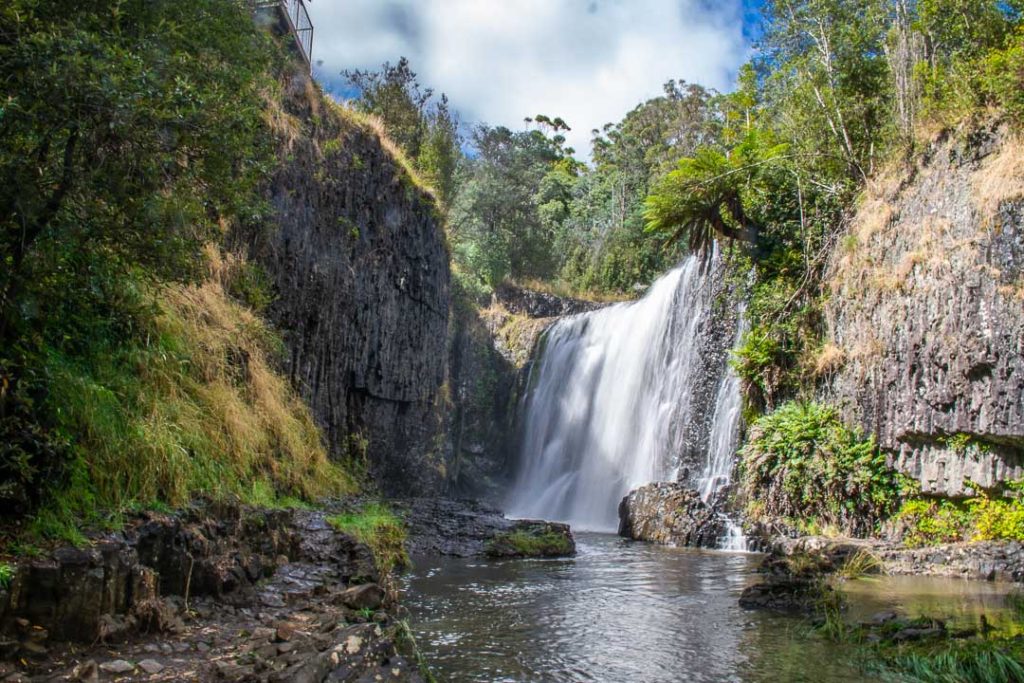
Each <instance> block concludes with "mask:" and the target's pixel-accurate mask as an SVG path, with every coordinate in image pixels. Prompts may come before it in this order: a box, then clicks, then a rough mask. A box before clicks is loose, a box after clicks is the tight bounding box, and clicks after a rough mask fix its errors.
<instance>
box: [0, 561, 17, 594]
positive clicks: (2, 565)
mask: <svg viewBox="0 0 1024 683" xmlns="http://www.w3.org/2000/svg"><path fill="white" fill-rule="evenodd" d="M12 581H14V565H12V564H10V563H8V562H0V590H7V589H8V588H10V587H11V582H12Z"/></svg>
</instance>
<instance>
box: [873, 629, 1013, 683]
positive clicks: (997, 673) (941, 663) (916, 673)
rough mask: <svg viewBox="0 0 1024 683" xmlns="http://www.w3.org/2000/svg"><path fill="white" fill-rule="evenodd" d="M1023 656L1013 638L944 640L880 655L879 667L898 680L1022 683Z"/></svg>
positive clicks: (937, 682)
mask: <svg viewBox="0 0 1024 683" xmlns="http://www.w3.org/2000/svg"><path fill="white" fill-rule="evenodd" d="M1022 654H1024V653H1022V652H1021V646H1020V642H1019V641H1017V640H1014V639H1006V638H1003V639H991V640H985V641H974V640H972V641H967V642H964V643H957V642H955V641H953V642H948V641H947V642H943V643H942V644H941V645H940V646H937V647H932V648H929V649H926V650H923V651H910V652H901V651H899V650H897V651H896V652H895V653H891V654H889V653H883V655H882V666H881V667H880V668H882V669H883V670H884V671H886V673H888V674H889V675H890V677H893V678H895V680H898V681H916V682H919V683H954V682H955V683H1013V682H1014V681H1021V680H1024V657H1022ZM876 668H877V667H876Z"/></svg>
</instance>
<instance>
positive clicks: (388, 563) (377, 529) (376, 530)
mask: <svg viewBox="0 0 1024 683" xmlns="http://www.w3.org/2000/svg"><path fill="white" fill-rule="evenodd" d="M327 521H328V523H330V525H331V526H332V527H334V528H335V530H337V531H339V532H341V533H343V534H348V535H349V536H352V537H353V538H355V539H356V540H358V541H359V542H361V543H365V544H366V545H367V546H368V547H369V548H370V551H371V552H372V553H373V557H374V560H375V561H376V563H377V568H378V569H379V570H380V571H381V572H383V573H387V572H390V571H391V570H393V569H401V568H403V567H408V566H409V555H408V554H407V553H406V550H405V538H406V529H405V523H404V522H403V521H402V520H401V519H400V518H399V517H398V516H397V515H395V513H394V512H393V511H392V510H391V508H389V507H388V506H387V505H384V504H382V503H369V504H367V505H364V506H362V507H361V508H359V509H358V510H355V511H353V512H346V513H342V514H339V515H333V516H331V517H328V518H327Z"/></svg>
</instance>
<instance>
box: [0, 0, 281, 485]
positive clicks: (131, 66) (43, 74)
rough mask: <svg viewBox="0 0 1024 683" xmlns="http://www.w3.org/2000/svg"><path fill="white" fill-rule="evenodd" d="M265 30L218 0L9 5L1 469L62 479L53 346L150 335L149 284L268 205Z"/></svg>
mask: <svg viewBox="0 0 1024 683" xmlns="http://www.w3.org/2000/svg"><path fill="white" fill-rule="evenodd" d="M268 41H269V38H268V37H267V36H266V35H265V34H264V33H263V32H262V31H259V30H258V29H257V28H256V27H255V26H254V24H253V22H252V17H251V16H250V14H249V12H248V10H247V9H246V8H244V7H243V6H242V5H241V4H240V3H232V2H223V1H222V0H194V1H192V2H187V3H186V2H177V1H175V0H124V1H123V2H119V3H114V4H112V5H108V4H105V3H99V4H95V3H76V2H71V1H70V0H53V1H52V2H45V3H42V2H36V1H34V0H9V1H8V2H7V3H5V4H4V7H3V9H0V74H2V76H0V78H2V79H3V88H4V98H5V99H4V101H3V102H2V104H0V263H2V267H0V478H4V479H7V480H8V481H11V480H14V481H16V482H18V483H19V488H20V489H21V490H23V491H24V490H29V487H28V486H27V484H26V482H28V481H40V480H47V479H51V480H52V479H54V478H55V477H56V475H55V473H54V468H55V460H56V455H55V454H56V452H57V451H58V450H59V448H58V446H59V444H61V443H63V437H62V436H61V435H60V434H55V433H52V429H51V428H52V427H53V420H51V419H50V418H52V417H53V416H52V415H48V413H47V406H46V399H47V391H48V387H49V382H50V378H49V371H48V369H47V368H48V363H49V362H50V361H51V360H52V358H54V357H62V358H68V359H71V360H69V361H68V362H79V361H81V359H82V357H83V356H84V355H86V352H87V351H88V350H90V349H95V348H97V347H100V346H103V345H106V346H107V348H111V347H116V346H117V345H118V344H119V343H121V342H123V341H125V340H127V339H129V338H132V337H133V336H134V335H137V334H139V330H140V328H144V327H145V326H146V322H147V320H149V319H150V318H151V317H152V308H151V299H150V298H149V297H147V293H151V292H152V291H153V290H155V289H157V288H158V287H159V286H160V285H161V284H162V283H166V282H168V281H187V280H189V279H191V278H193V277H194V276H196V275H197V274H198V272H199V271H200V268H201V266H202V263H203V259H202V258H201V251H200V250H201V248H202V245H203V243H204V242H205V241H207V240H209V239H215V238H216V237H217V236H219V235H220V234H221V230H222V229H223V227H224V226H228V225H231V224H232V223H233V222H237V221H252V220H255V219H256V218H258V217H259V215H260V213H261V210H262V204H263V202H262V200H261V198H260V197H259V193H258V192H257V187H258V184H259V182H260V181H261V179H262V178H263V175H264V173H263V171H264V170H265V169H266V167H267V166H266V165H267V163H269V160H270V158H271V157H270V154H269V145H268V144H267V143H268V139H267V138H266V137H265V136H264V134H263V130H264V128H263V123H262V111H263V95H262V93H263V92H265V91H266V90H267V89H268V88H271V87H272V85H271V84H272V81H271V80H270V78H269V74H270V71H271V68H272V62H271V59H270V57H269V55H273V54H274V50H273V49H272V48H271V46H270V44H269V42H268ZM32 489H34V490H37V489H38V487H32ZM2 497H3V494H2V493H0V498H2Z"/></svg>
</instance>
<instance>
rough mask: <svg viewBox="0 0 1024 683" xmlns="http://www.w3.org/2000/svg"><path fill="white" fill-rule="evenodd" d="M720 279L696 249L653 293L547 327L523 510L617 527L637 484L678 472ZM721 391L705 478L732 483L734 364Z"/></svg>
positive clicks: (512, 499)
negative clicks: (621, 507)
mask: <svg viewBox="0 0 1024 683" xmlns="http://www.w3.org/2000/svg"><path fill="white" fill-rule="evenodd" d="M708 286H709V283H708V278H707V277H705V272H704V270H703V269H702V268H701V263H700V261H699V260H698V259H697V258H695V257H691V258H689V259H687V260H686V261H685V262H683V264H681V265H680V266H679V267H677V268H675V269H673V270H672V271H670V272H669V273H667V274H666V275H665V276H663V277H662V278H661V279H660V280H658V281H657V282H656V283H654V285H653V286H652V287H651V289H650V291H649V292H648V293H647V295H646V296H645V297H644V298H643V299H641V300H639V301H635V302H629V303H623V304H617V305H614V306H609V307H606V308H603V309H600V310H597V311H593V312H590V313H583V314H580V315H576V316H571V317H568V318H564V319H562V320H560V321H558V322H556V323H555V324H554V325H553V326H552V327H551V328H550V329H549V330H548V331H547V333H546V334H545V338H544V342H543V344H544V346H543V348H542V351H541V355H540V360H539V363H538V366H537V367H536V368H535V369H534V373H533V376H532V377H531V386H530V390H529V391H528V392H527V396H526V398H525V419H524V427H523V432H522V444H521V457H520V462H519V465H520V469H519V474H518V477H517V479H516V483H515V485H514V486H513V488H512V492H511V495H510V496H509V501H508V508H509V513H510V514H511V515H513V516H517V517H542V518H545V519H556V520H563V521H567V522H569V523H570V524H572V525H573V526H574V527H575V528H577V529H588V530H596V531H608V530H615V529H616V528H617V526H618V515H617V506H618V503H619V500H621V498H622V497H623V496H624V495H626V493H628V492H629V491H630V490H632V489H634V488H636V487H638V486H642V485H644V484H647V483H650V482H652V481H667V480H673V479H675V478H676V477H677V475H678V472H679V467H680V463H679V462H678V454H679V453H680V452H681V450H682V445H683V444H682V441H683V439H684V438H685V436H684V435H685V431H686V429H685V427H686V425H687V424H688V422H690V421H691V420H692V419H693V418H694V415H695V414H696V413H698V412H699V409H700V408H702V406H698V405H697V403H698V402H699V401H700V398H699V397H698V396H697V395H696V392H695V389H694V387H695V385H696V384H697V379H698V375H699V372H700V359H699V357H698V356H699V351H698V346H699V345H698V343H697V341H698V337H699V335H700V334H701V333H702V332H701V329H700V324H701V322H702V321H704V322H705V323H706V321H707V318H706V315H705V313H706V311H707V309H708V308H709V305H708V304H709V296H708V293H709V290H708ZM719 372H720V373H721V368H719ZM716 394H717V398H716V401H717V403H718V404H719V405H717V407H716V410H715V417H714V418H713V419H714V424H713V425H712V426H711V431H710V438H709V442H710V445H711V447H710V448H709V449H708V463H707V466H706V468H705V472H704V473H703V476H702V477H701V479H702V480H704V481H706V482H707V484H706V485H707V487H709V490H711V489H715V490H717V488H719V487H720V486H721V485H722V484H721V482H722V480H723V474H722V473H723V472H725V474H724V482H725V483H727V481H728V469H729V468H730V467H731V464H732V452H731V451H732V449H734V448H735V441H736V436H735V435H736V433H737V432H738V425H739V385H738V380H735V376H734V375H732V374H728V375H725V377H724V379H722V381H721V382H720V383H719V386H718V391H716ZM732 394H735V396H732ZM698 481H700V480H698Z"/></svg>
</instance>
